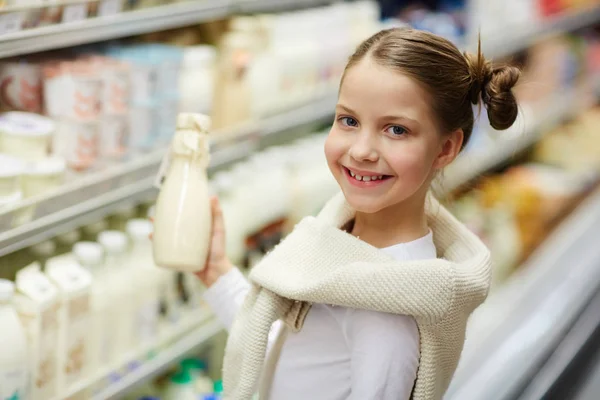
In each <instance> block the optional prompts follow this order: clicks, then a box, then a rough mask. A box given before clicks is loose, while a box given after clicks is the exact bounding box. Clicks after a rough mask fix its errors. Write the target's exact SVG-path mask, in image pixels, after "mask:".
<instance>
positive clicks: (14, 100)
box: [0, 60, 42, 113]
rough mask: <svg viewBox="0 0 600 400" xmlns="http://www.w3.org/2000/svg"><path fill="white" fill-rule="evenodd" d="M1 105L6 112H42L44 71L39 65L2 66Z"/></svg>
mask: <svg viewBox="0 0 600 400" xmlns="http://www.w3.org/2000/svg"><path fill="white" fill-rule="evenodd" d="M0 104H1V106H2V109H4V110H6V111H13V110H18V111H27V112H32V113H41V112H42V71H41V67H40V65H39V64H33V63H27V62H22V61H21V60H19V61H8V62H3V63H2V64H0Z"/></svg>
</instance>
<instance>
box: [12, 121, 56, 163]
mask: <svg viewBox="0 0 600 400" xmlns="http://www.w3.org/2000/svg"><path fill="white" fill-rule="evenodd" d="M54 130H55V125H54V122H52V120H50V119H49V118H46V117H42V116H40V115H36V114H31V113H26V112H19V111H13V112H7V113H4V114H2V115H0V151H1V152H3V153H7V154H10V155H13V156H17V157H21V158H23V159H25V160H36V159H40V158H45V157H46V156H47V154H48V149H49V147H50V140H51V138H52V134H53V133H54Z"/></svg>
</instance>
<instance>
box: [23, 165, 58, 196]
mask: <svg viewBox="0 0 600 400" xmlns="http://www.w3.org/2000/svg"><path fill="white" fill-rule="evenodd" d="M66 169H67V163H66V162H65V160H64V159H62V158H58V157H54V158H45V159H42V160H38V161H34V162H31V163H29V165H28V168H27V170H26V172H25V174H23V177H22V178H21V186H22V189H23V196H24V197H32V196H37V195H41V194H44V193H48V192H52V191H54V190H56V188H58V187H59V186H60V185H62V183H63V180H64V177H65V171H66Z"/></svg>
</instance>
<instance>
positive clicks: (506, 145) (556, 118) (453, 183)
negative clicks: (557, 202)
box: [442, 89, 590, 192]
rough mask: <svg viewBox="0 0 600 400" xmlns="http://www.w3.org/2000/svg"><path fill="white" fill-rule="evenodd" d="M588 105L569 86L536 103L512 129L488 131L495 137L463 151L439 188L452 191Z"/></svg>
mask: <svg viewBox="0 0 600 400" xmlns="http://www.w3.org/2000/svg"><path fill="white" fill-rule="evenodd" d="M589 106H590V104H589V103H588V102H587V100H586V99H582V97H581V96H580V95H578V93H577V91H576V90H574V89H571V90H568V91H565V92H562V93H559V94H557V95H555V96H552V97H550V98H549V99H547V100H546V101H545V102H544V104H540V105H539V106H538V107H536V110H538V112H531V111H529V112H528V111H527V110H524V112H523V113H522V114H521V115H520V117H519V119H520V122H521V123H516V124H515V127H514V129H513V130H512V132H509V131H505V132H491V134H490V135H491V136H492V137H495V138H497V139H496V140H494V141H493V142H492V143H488V145H487V146H486V147H484V148H482V149H479V148H478V149H476V150H474V151H466V152H465V153H463V154H461V155H460V157H459V158H457V159H456V161H455V162H454V163H452V164H451V165H450V166H448V168H447V170H446V171H445V173H444V176H443V182H442V185H443V188H442V189H443V190H444V191H446V192H451V191H453V190H455V189H457V188H459V187H460V186H462V185H464V184H466V183H469V182H471V181H472V180H474V179H475V178H477V177H479V176H481V174H483V173H485V172H486V171H490V170H491V169H493V168H495V167H497V166H500V165H502V164H504V163H506V162H508V161H509V160H510V159H511V157H513V156H515V155H518V154H519V153H520V152H522V151H524V150H526V149H527V148H529V147H530V146H531V145H533V144H535V143H536V142H537V141H538V140H539V139H540V136H541V135H543V134H544V133H545V132H547V131H548V130H549V129H552V127H554V126H556V125H558V124H559V123H560V122H562V121H564V120H565V119H566V118H568V117H570V116H573V115H576V114H577V113H578V112H580V111H581V110H584V109H586V108H588V107H589ZM490 129H491V128H490Z"/></svg>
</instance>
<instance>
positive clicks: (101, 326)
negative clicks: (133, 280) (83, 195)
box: [73, 242, 113, 373]
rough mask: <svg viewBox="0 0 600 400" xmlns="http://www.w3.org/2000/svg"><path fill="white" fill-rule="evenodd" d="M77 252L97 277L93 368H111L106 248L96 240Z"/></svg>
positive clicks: (93, 301)
mask: <svg viewBox="0 0 600 400" xmlns="http://www.w3.org/2000/svg"><path fill="white" fill-rule="evenodd" d="M73 255H74V256H75V258H76V259H77V261H78V262H79V264H80V265H81V266H82V267H83V268H85V269H86V270H87V271H88V272H89V273H90V274H91V275H92V278H93V284H92V288H91V292H90V296H91V298H90V307H91V318H92V321H91V324H90V329H89V350H90V351H89V355H90V368H91V370H92V371H93V372H94V373H96V372H98V371H100V370H103V369H104V368H106V367H108V365H109V362H110V361H111V360H110V359H109V355H111V354H112V352H111V348H112V342H113V337H112V331H111V328H110V317H111V310H110V308H109V306H110V302H111V299H110V298H109V296H108V294H109V288H108V287H107V285H108V282H107V279H106V271H105V270H104V249H103V248H102V246H101V245H100V244H98V243H95V242H77V243H75V245H74V246H73Z"/></svg>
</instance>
